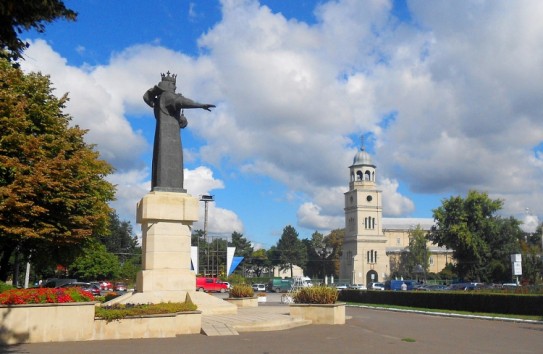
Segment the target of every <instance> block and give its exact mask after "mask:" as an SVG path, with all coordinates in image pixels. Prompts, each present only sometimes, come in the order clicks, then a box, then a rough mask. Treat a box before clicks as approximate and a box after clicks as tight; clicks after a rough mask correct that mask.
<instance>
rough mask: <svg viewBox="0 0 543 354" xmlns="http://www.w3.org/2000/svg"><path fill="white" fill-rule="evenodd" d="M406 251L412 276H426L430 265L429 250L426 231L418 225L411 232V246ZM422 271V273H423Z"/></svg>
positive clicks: (409, 274) (408, 267) (407, 267)
mask: <svg viewBox="0 0 543 354" xmlns="http://www.w3.org/2000/svg"><path fill="white" fill-rule="evenodd" d="M407 248H408V252H407V253H406V261H407V264H406V267H405V268H406V269H407V270H408V274H407V275H408V276H410V277H413V276H415V277H420V276H424V277H426V274H427V273H428V267H429V265H430V264H429V259H430V258H429V256H430V255H429V251H428V247H427V239H426V232H425V231H424V230H423V229H422V228H421V227H420V225H417V227H416V228H415V229H414V230H411V232H410V234H409V246H408V247H407ZM421 273H422V274H421Z"/></svg>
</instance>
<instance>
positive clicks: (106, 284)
mask: <svg viewBox="0 0 543 354" xmlns="http://www.w3.org/2000/svg"><path fill="white" fill-rule="evenodd" d="M100 288H101V289H102V290H105V291H107V290H113V284H111V282H110V281H107V280H102V281H101V282H100Z"/></svg>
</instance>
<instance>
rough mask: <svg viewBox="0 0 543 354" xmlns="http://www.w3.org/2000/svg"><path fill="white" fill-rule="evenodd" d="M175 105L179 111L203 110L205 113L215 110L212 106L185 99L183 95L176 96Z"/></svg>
mask: <svg viewBox="0 0 543 354" xmlns="http://www.w3.org/2000/svg"><path fill="white" fill-rule="evenodd" d="M175 103H176V106H177V108H179V109H185V108H202V109H205V110H206V111H211V108H215V105H214V104H209V103H199V102H196V101H193V100H191V99H190V98H186V97H184V96H183V95H178V96H177V99H176V101H175Z"/></svg>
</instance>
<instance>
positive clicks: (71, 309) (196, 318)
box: [0, 288, 202, 344]
mask: <svg viewBox="0 0 543 354" xmlns="http://www.w3.org/2000/svg"><path fill="white" fill-rule="evenodd" d="M93 300H94V298H93V296H92V294H90V293H88V292H86V291H83V290H81V289H79V288H61V289H51V288H35V289H13V290H8V291H5V292H3V293H1V294H0V318H1V319H2V322H1V323H0V342H1V343H4V344H19V343H41V342H68V341H85V340H101V339H121V338H122V339H130V338H163V337H174V336H176V335H180V334H195V333H199V332H200V329H201V324H202V316H201V312H200V311H193V310H194V309H195V307H196V306H195V305H194V304H192V303H186V304H157V305H143V306H141V307H140V306H132V308H130V309H128V311H127V310H126V309H114V312H113V313H110V314H108V315H104V311H102V312H100V311H101V310H104V309H98V308H97V307H96V306H97V303H96V302H94V301H93ZM161 305H162V306H161ZM157 308H158V311H162V313H160V314H156V310H157ZM106 311H107V310H106ZM115 311H117V312H115ZM134 311H135V312H134ZM181 311H183V312H181ZM164 312H167V313H164ZM100 313H102V316H103V317H105V318H97V317H95V316H100ZM134 315H135V316H134ZM127 316H134V317H127Z"/></svg>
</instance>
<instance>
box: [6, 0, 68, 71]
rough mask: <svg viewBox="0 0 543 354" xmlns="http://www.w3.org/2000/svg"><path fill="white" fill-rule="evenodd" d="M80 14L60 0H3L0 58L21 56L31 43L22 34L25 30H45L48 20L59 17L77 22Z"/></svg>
mask: <svg viewBox="0 0 543 354" xmlns="http://www.w3.org/2000/svg"><path fill="white" fill-rule="evenodd" d="M76 17H77V13H75V12H74V11H73V10H70V9H68V8H66V6H64V2H63V1H59V0H40V1H35V0H2V2H1V3H0V58H4V59H7V60H9V61H16V60H18V59H21V58H22V54H23V51H24V50H25V49H26V48H28V43H27V42H24V41H22V40H21V39H20V38H19V35H20V34H21V33H22V32H23V31H24V30H30V29H35V30H37V31H38V32H40V33H43V32H45V23H50V22H53V21H54V20H56V19H58V18H64V19H66V20H70V21H75V19H76Z"/></svg>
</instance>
